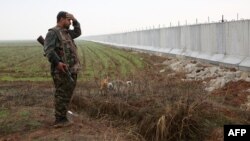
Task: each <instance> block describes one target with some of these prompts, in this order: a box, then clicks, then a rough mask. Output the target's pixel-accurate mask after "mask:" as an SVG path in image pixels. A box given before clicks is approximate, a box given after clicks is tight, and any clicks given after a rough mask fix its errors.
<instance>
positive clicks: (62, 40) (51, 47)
mask: <svg viewBox="0 0 250 141" xmlns="http://www.w3.org/2000/svg"><path fill="white" fill-rule="evenodd" d="M73 26H74V29H73V30H70V29H63V28H60V27H57V26H56V27H54V28H51V29H49V31H48V33H47V35H46V38H45V42H44V52H45V55H46V56H47V58H48V60H49V62H50V63H51V72H52V73H56V72H57V70H56V66H57V64H58V63H59V62H64V63H66V64H68V65H69V69H70V71H71V73H77V71H78V67H79V65H80V62H79V58H78V56H77V52H76V49H77V48H76V45H75V43H74V40H73V39H75V38H77V37H79V36H80V35H81V28H80V24H79V22H77V21H73ZM56 31H58V33H60V35H61V36H60V35H59V36H58V33H56ZM65 46H66V47H65ZM65 49H66V50H65ZM67 49H70V50H69V51H68V50H67ZM65 56H66V57H65ZM72 60H73V62H72Z"/></svg>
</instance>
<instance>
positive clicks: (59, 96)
mask: <svg viewBox="0 0 250 141" xmlns="http://www.w3.org/2000/svg"><path fill="white" fill-rule="evenodd" d="M51 75H52V78H53V81H54V85H55V95H54V97H55V98H54V105H55V118H56V120H60V119H64V118H66V114H67V110H68V107H69V104H70V100H71V97H72V95H73V92H74V89H75V86H76V81H77V74H72V78H73V79H74V82H71V81H70V79H69V77H68V76H67V75H66V74H65V73H54V74H53V73H52V74H51Z"/></svg>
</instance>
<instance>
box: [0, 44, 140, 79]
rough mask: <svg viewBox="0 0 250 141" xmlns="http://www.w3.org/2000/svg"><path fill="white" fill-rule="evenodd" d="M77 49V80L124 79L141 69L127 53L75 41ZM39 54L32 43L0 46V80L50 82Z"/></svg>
mask: <svg viewBox="0 0 250 141" xmlns="http://www.w3.org/2000/svg"><path fill="white" fill-rule="evenodd" d="M77 46H78V54H79V58H80V61H81V65H82V69H81V71H80V74H79V75H80V76H79V80H80V81H85V80H91V79H93V78H94V77H100V78H103V77H105V76H107V75H109V76H111V77H115V76H117V75H119V76H120V77H124V76H126V75H127V74H129V73H133V72H134V71H135V70H137V69H138V68H143V66H144V62H143V61H142V60H141V59H140V57H139V56H137V55H135V54H132V53H129V52H127V51H122V50H118V49H116V48H112V47H107V46H104V45H101V44H97V43H92V42H87V41H78V42H77ZM43 53H44V52H43V48H42V46H41V45H39V44H38V43H36V42H20V43H18V42H17V43H15V44H7V43H5V44H1V45H0V81H1V80H2V81H20V80H21V81H48V80H50V63H49V62H48V59H47V58H46V57H44V56H43Z"/></svg>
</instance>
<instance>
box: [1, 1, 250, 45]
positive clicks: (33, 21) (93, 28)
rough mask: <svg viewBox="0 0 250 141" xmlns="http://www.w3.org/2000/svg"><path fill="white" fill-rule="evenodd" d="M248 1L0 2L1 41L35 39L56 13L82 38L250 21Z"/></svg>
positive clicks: (54, 19) (42, 33) (43, 33)
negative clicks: (77, 27)
mask: <svg viewBox="0 0 250 141" xmlns="http://www.w3.org/2000/svg"><path fill="white" fill-rule="evenodd" d="M249 6H250V0H1V5H0V13H1V14H2V16H1V24H0V25H1V26H0V40H22V39H36V37H37V36H38V35H40V34H41V35H43V36H45V34H46V33H47V30H48V28H50V27H53V26H55V24H56V15H57V13H58V12H59V11H61V10H64V11H68V12H70V13H72V14H74V15H75V17H76V18H77V19H78V20H79V22H80V23H81V26H82V30H83V36H88V35H98V34H107V33H116V32H123V31H132V30H135V29H141V28H146V27H153V26H155V27H158V25H159V24H160V25H161V26H163V25H165V26H169V23H170V22H171V23H172V25H177V24H178V21H180V23H181V24H185V22H186V20H187V22H188V24H193V23H195V21H196V18H198V22H200V23H204V22H207V20H208V16H209V17H210V21H218V20H220V19H221V15H222V14H223V15H224V17H225V19H227V20H232V19H236V18H237V13H239V18H240V19H241V18H244V19H250V14H249V13H250V8H249Z"/></svg>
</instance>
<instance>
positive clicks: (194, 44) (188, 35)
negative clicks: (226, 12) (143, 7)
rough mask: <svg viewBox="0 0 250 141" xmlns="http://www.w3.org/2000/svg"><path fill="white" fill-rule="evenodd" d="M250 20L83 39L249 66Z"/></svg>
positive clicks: (222, 63) (236, 65)
mask: <svg viewBox="0 0 250 141" xmlns="http://www.w3.org/2000/svg"><path fill="white" fill-rule="evenodd" d="M249 25H250V20H244V21H234V22H224V23H211V24H198V25H189V26H178V27H169V28H157V29H151V30H142V31H134V32H126V33H118V34H109V35H99V36H90V37H85V39H86V40H92V41H95V42H102V43H107V44H113V45H117V46H123V47H129V48H131V47H132V48H138V49H144V50H149V51H156V52H162V53H168V54H173V55H183V56H188V57H193V58H197V59H202V60H208V61H210V62H213V63H219V64H221V65H228V66H233V67H239V68H240V69H247V70H248V69H249V68H250V47H249V46H250V35H249V33H250V28H249Z"/></svg>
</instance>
